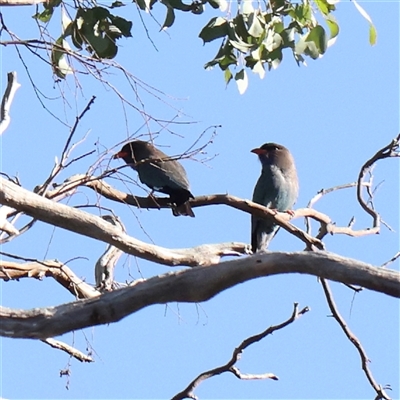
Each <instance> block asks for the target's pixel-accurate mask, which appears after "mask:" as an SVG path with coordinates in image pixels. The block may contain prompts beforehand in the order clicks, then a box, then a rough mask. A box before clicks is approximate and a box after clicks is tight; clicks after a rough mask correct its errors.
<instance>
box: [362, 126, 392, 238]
mask: <svg viewBox="0 0 400 400" xmlns="http://www.w3.org/2000/svg"><path fill="white" fill-rule="evenodd" d="M399 147H400V134H399V135H397V136H396V137H395V138H394V139H393V140H392V141H391V142H390V143H389V144H388V145H387V146H385V147H383V148H382V149H380V150H378V151H377V152H376V153H375V154H374V155H373V156H372V157H371V158H370V159H369V160H367V161H366V162H365V163H364V165H363V166H362V167H361V170H360V173H359V174H358V179H357V183H358V184H357V200H358V202H359V203H360V205H361V207H362V209H363V210H364V211H365V212H366V213H367V214H369V215H370V216H371V217H372V219H373V227H372V228H371V230H372V231H373V232H374V233H378V232H379V230H380V216H379V214H378V213H377V212H376V211H375V210H374V209H373V208H371V207H369V206H368V204H367V202H366V201H365V200H364V199H363V195H362V189H363V179H364V176H365V174H366V173H367V172H368V171H369V170H370V169H371V167H372V166H373V165H374V164H375V163H376V162H377V161H379V160H384V159H385V158H390V157H400V152H399Z"/></svg>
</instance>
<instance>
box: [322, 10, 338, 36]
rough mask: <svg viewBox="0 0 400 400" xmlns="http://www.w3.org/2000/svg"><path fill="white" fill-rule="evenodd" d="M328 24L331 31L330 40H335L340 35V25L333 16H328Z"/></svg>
mask: <svg viewBox="0 0 400 400" xmlns="http://www.w3.org/2000/svg"><path fill="white" fill-rule="evenodd" d="M325 21H326V24H327V25H328V28H329V31H330V34H331V35H330V40H332V39H335V38H336V36H337V35H339V25H338V23H337V22H336V20H335V18H333V16H332V15H330V16H328V17H327V18H326V19H325Z"/></svg>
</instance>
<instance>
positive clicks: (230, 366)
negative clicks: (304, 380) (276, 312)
mask: <svg viewBox="0 0 400 400" xmlns="http://www.w3.org/2000/svg"><path fill="white" fill-rule="evenodd" d="M308 311H309V308H308V307H305V308H303V309H302V310H301V311H299V310H298V304H297V303H295V304H294V309H293V313H292V315H291V316H290V318H289V319H288V320H287V321H285V322H283V323H281V324H279V325H274V326H270V327H269V328H268V329H266V330H265V331H263V332H261V333H259V334H258V335H254V336H251V337H249V338H247V339H245V340H243V342H242V343H241V344H240V345H239V346H238V347H236V349H235V350H234V351H233V354H232V357H231V359H230V360H229V361H228V362H227V363H226V364H224V365H221V366H220V367H217V368H213V369H211V370H209V371H205V372H203V373H201V374H200V375H199V376H197V378H195V379H194V380H193V381H192V382H190V383H189V385H188V386H187V387H186V388H185V389H183V390H182V391H181V392H179V393H178V394H176V395H175V396H174V397H173V398H172V400H182V399H186V398H189V399H197V396H195V394H194V393H193V391H194V389H196V387H197V386H198V385H199V384H200V383H201V382H203V381H205V380H206V379H209V378H211V377H213V376H217V375H220V374H223V373H224V372H231V373H232V374H233V375H235V376H236V377H237V378H238V379H242V380H254V379H273V380H278V379H279V378H278V377H277V376H276V375H275V374H272V373H264V374H256V375H254V374H243V373H242V372H240V371H239V369H238V368H237V367H236V366H235V364H236V363H237V362H238V361H239V359H240V358H241V356H242V353H243V351H244V350H245V349H246V348H247V347H249V346H250V345H252V344H254V343H256V342H259V341H260V340H262V339H264V338H265V337H266V336H268V335H272V333H273V332H275V331H277V330H279V329H283V328H285V327H286V326H288V325H290V324H291V323H293V322H294V321H296V319H298V318H300V317H301V316H302V315H303V314H305V313H306V312H308Z"/></svg>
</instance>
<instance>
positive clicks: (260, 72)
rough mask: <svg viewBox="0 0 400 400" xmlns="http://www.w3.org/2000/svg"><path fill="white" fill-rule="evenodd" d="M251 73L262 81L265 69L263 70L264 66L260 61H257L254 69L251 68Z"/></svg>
mask: <svg viewBox="0 0 400 400" xmlns="http://www.w3.org/2000/svg"><path fill="white" fill-rule="evenodd" d="M253 72H254V73H256V74H258V76H259V77H260V79H264V77H265V69H264V65H263V63H262V62H261V61H258V62H257V63H256V64H255V65H254V67H253Z"/></svg>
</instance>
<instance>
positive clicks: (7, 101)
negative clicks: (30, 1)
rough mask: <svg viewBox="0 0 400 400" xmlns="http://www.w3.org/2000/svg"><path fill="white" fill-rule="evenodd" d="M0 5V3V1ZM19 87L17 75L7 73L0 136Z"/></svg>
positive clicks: (0, 118)
mask: <svg viewBox="0 0 400 400" xmlns="http://www.w3.org/2000/svg"><path fill="white" fill-rule="evenodd" d="M0 5H2V4H1V1H0ZM20 87H21V85H20V84H19V83H18V82H17V73H16V72H9V73H8V74H7V87H6V91H5V92H4V96H3V100H2V101H1V108H0V136H1V135H2V134H3V133H4V132H5V130H6V129H7V128H8V125H10V122H11V117H10V107H11V103H12V101H13V99H14V95H15V92H16V91H17V89H18V88H20Z"/></svg>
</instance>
